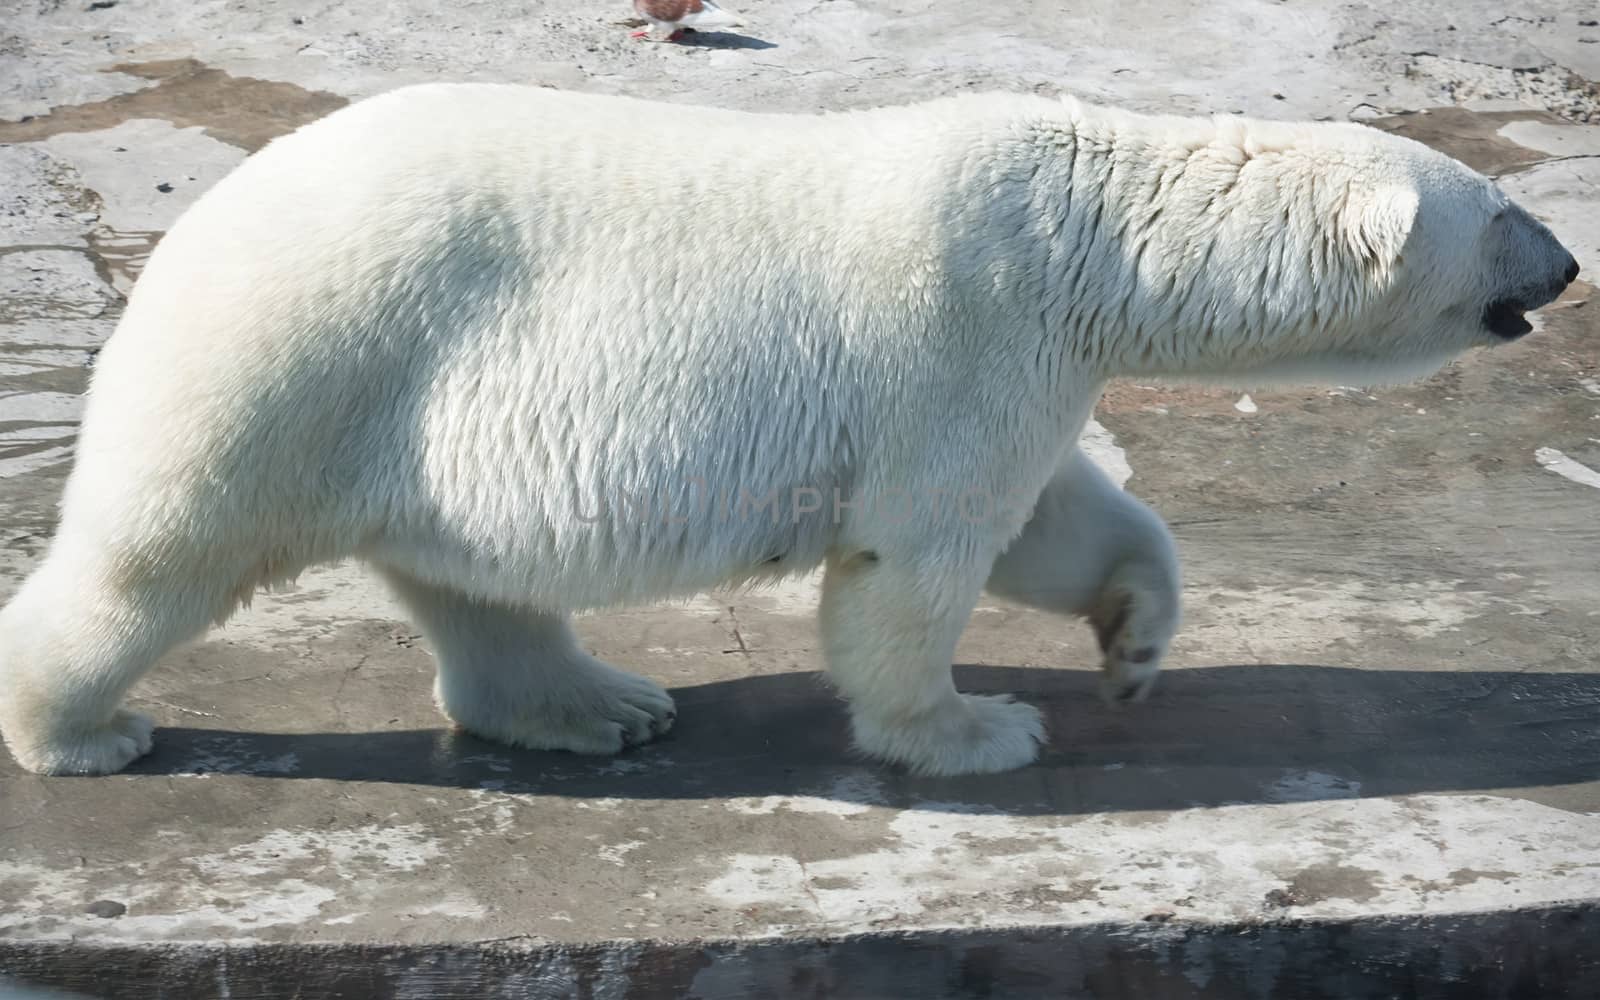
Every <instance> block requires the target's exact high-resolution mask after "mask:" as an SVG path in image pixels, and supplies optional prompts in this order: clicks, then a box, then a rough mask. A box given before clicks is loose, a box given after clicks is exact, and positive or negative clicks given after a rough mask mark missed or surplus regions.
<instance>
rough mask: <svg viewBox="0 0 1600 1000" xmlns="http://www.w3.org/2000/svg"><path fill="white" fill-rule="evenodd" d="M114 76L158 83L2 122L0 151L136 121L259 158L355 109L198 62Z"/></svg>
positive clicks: (320, 94)
mask: <svg viewBox="0 0 1600 1000" xmlns="http://www.w3.org/2000/svg"><path fill="white" fill-rule="evenodd" d="M110 72H113V73H123V74H126V75H128V76H135V77H139V78H140V79H143V80H154V81H156V83H155V86H153V87H146V88H144V89H143V90H137V91H134V92H133V93H131V94H118V95H117V96H116V97H112V98H108V99H106V100H104V101H93V102H90V103H88V104H69V105H62V106H61V107H57V108H51V109H50V112H49V113H48V114H43V115H29V116H26V117H24V118H23V119H22V120H21V121H15V122H0V143H4V142H36V141H38V140H40V139H48V138H49V137H50V136H53V135H60V134H61V133H63V132H95V131H99V130H101V129H108V128H114V127H116V126H118V125H120V124H122V123H123V122H125V121H129V120H131V119H135V118H157V119H161V120H164V121H168V122H171V123H172V124H173V125H175V126H177V127H178V128H192V127H195V126H199V127H200V128H203V129H204V130H205V132H206V134H207V135H209V136H211V137H212V138H213V139H216V140H218V141H220V142H225V143H228V144H229V145H232V146H237V147H239V148H240V149H244V150H247V151H249V152H252V153H253V152H255V151H256V150H258V149H260V148H261V147H262V146H265V145H266V144H267V143H268V142H270V141H271V140H273V139H275V138H277V137H278V136H280V135H284V134H286V133H289V132H293V131H294V130H295V129H297V128H299V127H300V126H301V125H304V124H306V123H307V122H311V121H315V120H316V119H318V118H321V117H322V116H324V115H326V114H328V112H330V111H334V110H336V109H338V108H342V107H344V106H345V105H346V104H348V103H349V101H347V100H346V99H345V98H343V97H340V96H339V95H338V94H331V93H328V92H327V91H324V90H306V89H305V88H303V87H297V86H295V85H294V84H292V83H282V82H279V81H276V80H258V79H256V78H254V77H248V76H232V75H230V74H228V73H225V72H223V71H222V70H220V69H212V68H211V67H209V66H206V65H205V64H204V63H201V62H199V61H197V60H194V59H164V60H160V61H157V62H143V63H121V64H119V65H116V66H113V67H111V70H110Z"/></svg>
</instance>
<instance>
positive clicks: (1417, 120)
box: [1366, 108, 1571, 177]
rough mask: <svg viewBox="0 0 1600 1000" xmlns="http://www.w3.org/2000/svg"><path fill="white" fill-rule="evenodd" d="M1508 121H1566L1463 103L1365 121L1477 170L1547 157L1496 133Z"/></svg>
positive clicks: (1510, 169)
mask: <svg viewBox="0 0 1600 1000" xmlns="http://www.w3.org/2000/svg"><path fill="white" fill-rule="evenodd" d="M1512 122H1539V123H1541V124H1545V125H1559V126H1568V127H1570V126H1571V123H1570V122H1567V121H1565V120H1564V119H1561V118H1558V117H1556V116H1555V115H1553V114H1550V113H1548V112H1545V111H1535V110H1532V109H1529V110H1527V111H1469V110H1467V109H1466V108H1429V109H1427V110H1424V111H1414V112H1408V113H1406V114H1403V115H1393V116H1390V117H1388V118H1374V119H1372V120H1371V121H1368V122H1367V123H1366V124H1367V125H1369V126H1371V127H1372V128H1375V129H1378V130H1379V131H1382V132H1392V133H1394V134H1395V135H1402V136H1405V137H1406V138H1407V139H1415V140H1416V141H1418V142H1420V143H1422V144H1423V145H1425V146H1431V147H1432V148H1434V149H1437V150H1438V151H1439V152H1441V153H1445V154H1448V155H1450V156H1453V157H1455V158H1456V159H1458V160H1460V161H1461V162H1462V163H1465V164H1466V165H1467V166H1469V167H1471V168H1472V169H1474V170H1476V171H1478V172H1479V173H1482V174H1488V175H1490V176H1492V177H1503V176H1505V175H1506V174H1514V173H1517V172H1518V171H1521V170H1526V169H1528V168H1529V167H1532V166H1534V165H1535V164H1538V163H1542V162H1544V161H1545V160H1548V159H1552V157H1551V155H1550V154H1549V153H1542V152H1540V151H1539V150H1537V149H1529V148H1528V147H1526V146H1520V145H1518V144H1517V143H1514V142H1512V141H1511V140H1510V139H1507V138H1506V137H1505V136H1503V135H1500V134H1499V132H1500V130H1501V129H1502V128H1505V127H1506V126H1507V125H1509V124H1511V123H1512Z"/></svg>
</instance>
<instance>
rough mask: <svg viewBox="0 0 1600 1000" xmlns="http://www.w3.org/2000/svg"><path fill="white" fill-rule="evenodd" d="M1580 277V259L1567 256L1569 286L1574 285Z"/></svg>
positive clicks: (1570, 255)
mask: <svg viewBox="0 0 1600 1000" xmlns="http://www.w3.org/2000/svg"><path fill="white" fill-rule="evenodd" d="M1577 277H1578V258H1576V257H1574V256H1572V254H1570V253H1569V254H1567V284H1569V285H1570V284H1572V282H1573V281H1574V280H1576V279H1577Z"/></svg>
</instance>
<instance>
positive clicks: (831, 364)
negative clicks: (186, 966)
mask: <svg viewBox="0 0 1600 1000" xmlns="http://www.w3.org/2000/svg"><path fill="white" fill-rule="evenodd" d="M1576 268H1577V265H1576V263H1575V262H1574V261H1573V260H1572V258H1571V256H1570V255H1569V254H1568V253H1567V252H1566V251H1565V250H1564V249H1562V247H1561V246H1560V245H1559V244H1558V243H1557V242H1556V240H1555V239H1554V238H1553V237H1552V236H1551V234H1550V233H1549V232H1548V231H1547V230H1546V229H1545V228H1544V227H1543V226H1541V225H1539V224H1538V223H1537V222H1535V221H1534V220H1533V219H1532V218H1530V217H1529V216H1528V215H1527V214H1526V213H1524V212H1523V211H1521V210H1520V209H1518V208H1516V207H1515V206H1513V205H1511V204H1510V203H1508V201H1507V199H1506V198H1505V196H1504V195H1503V194H1501V193H1500V192H1499V191H1498V190H1497V189H1496V188H1495V187H1494V186H1493V185H1492V184H1491V183H1490V182H1489V181H1487V180H1486V179H1485V178H1483V177H1481V176H1479V175H1478V174H1476V173H1474V172H1472V171H1471V170H1469V169H1467V168H1466V167H1464V166H1462V165H1461V164H1459V163H1456V162H1455V161H1453V160H1450V159H1449V158H1447V157H1445V156H1442V155H1440V154H1438V153H1435V152H1432V151H1430V150H1428V149H1426V148H1424V147H1422V146H1420V145H1417V144H1416V143H1413V142H1410V141H1407V140H1404V139H1400V138H1396V137H1392V136H1387V135H1383V134H1380V133H1377V132H1374V131H1371V130H1368V129H1365V128H1361V127H1358V126H1354V125H1335V124H1323V125H1310V124H1282V123H1272V122H1262V121H1246V120H1242V119H1230V118H1224V119H1217V120H1191V119H1184V118H1172V117H1149V116H1143V115H1135V114H1130V113H1125V112H1122V111H1116V110H1111V109H1106V108H1099V107H1092V106H1089V105H1086V104H1082V103H1079V102H1078V101H1075V100H1065V101H1050V100H1044V99H1039V98H1032V97H1015V96H983V97H963V98H956V99H945V100H938V101H934V102H930V103H927V104H922V105H918V106H914V107H905V108H894V109H882V110H876V111H868V112H860V113H850V114H832V115H824V116H818V117H806V116H789V115H756V114H743V113H736V112H732V111H718V110H709V109H692V108H686V107H678V106H674V107H672V108H670V109H665V110H664V109H662V108H661V107H660V106H657V105H651V104H645V103H641V102H637V101H633V100H626V99H620V98H608V97H595V96H584V95H578V94H562V93H555V92H551V91H548V90H544V89H538V88H519V87H509V86H488V85H430V86H421V87H412V88H408V89H403V90H399V91H395V92H393V93H390V94H387V95H385V96H382V97H378V98H375V99H373V100H370V101H367V102H364V103H361V104H357V105H354V106H351V107H349V108H346V109H344V110H341V111H339V112H337V113H335V114H333V115H331V116H329V117H328V118H326V119H324V120H322V121H320V122H317V123H315V124H313V125H310V126H308V127H306V128H303V129H301V130H300V131H299V132H297V133H295V134H293V135H290V136H287V137H285V138H283V139H280V140H278V141H277V142H274V143H273V144H271V145H270V146H269V147H267V148H266V149H265V150H263V151H262V152H260V153H259V154H257V155H256V156H254V157H252V158H251V159H250V160H248V161H247V162H245V163H244V164H243V165H242V166H241V167H240V168H239V169H238V170H236V171H235V172H234V173H233V174H232V175H231V176H229V177H228V178H226V179H225V180H223V181H222V182H221V183H220V184H218V185H217V186H216V187H215V188H214V189H213V190H212V191H210V192H209V193H207V194H206V195H205V196H204V197H203V198H201V199H200V201H199V202H198V203H197V204H196V205H195V206H194V207H193V208H192V209H190V210H189V212H188V213H187V214H186V215H185V216H184V217H183V218H182V219H181V220H180V221H179V222H178V223H177V225H176V226H175V227H174V228H173V230H172V231H171V232H170V233H169V234H168V235H167V237H166V238H165V239H164V240H163V241H162V242H161V244H160V247H159V249H158V250H157V251H156V252H155V254H154V256H153V257H152V258H151V260H150V262H149V265H148V267H147V268H146V270H145V272H144V274H143V276H142V277H141V279H140V281H139V283H138V287H137V288H136V289H135V290H134V293H133V296H132V299H131V301H130V302H129V304H128V308H127V312H126V315H125V316H124V317H123V319H122V321H121V324H120V326H119V327H118V329H117V331H116V333H115V335H114V336H112V337H111V339H110V341H109V342H108V343H107V345H106V347H105V350H104V351H103V352H102V353H101V355H100V359H99V362H98V364H97V366H96V370H95V375H94V380H93V386H92V389H91V391H90V396H89V402H88V411H87V415H86V417H85V421H84V426H83V430H82V434H81V437H80V440H79V446H78V453H77V462H76V466H75V468H74V470H73V472H72V476H71V478H70V481H69V482H68V486H67V492H66V497H65V499H64V501H63V506H62V519H61V526H60V529H59V531H58V533H57V535H56V538H55V540H54V543H53V544H52V545H51V547H50V550H49V553H48V555H47V557H46V558H45V560H44V562H43V564H42V565H40V566H39V568H38V569H37V571H36V572H35V573H34V574H33V575H32V576H31V577H30V578H29V579H28V580H27V582H26V583H25V584H24V586H23V587H22V589H21V590H20V592H19V593H17V595H16V596H15V598H14V599H13V600H12V601H11V603H10V604H9V605H8V606H7V607H6V608H5V610H4V611H3V612H0V732H3V734H4V737H5V741H6V743H7V745H8V746H9V747H10V749H11V752H12V753H13V754H14V755H15V756H16V758H17V759H18V760H19V761H20V762H21V763H22V765H23V766H25V767H27V768H30V769H32V770H35V771H39V772H45V773H63V772H90V773H97V772H110V771H116V770H118V769H119V768H122V767H123V766H125V765H126V764H128V762H129V761H131V760H133V759H134V758H135V757H137V756H139V755H140V754H142V753H145V752H146V751H147V750H149V748H150V737H151V727H152V723H151V722H150V720H149V719H147V718H145V717H143V716H141V715H138V714H135V713H132V712H128V711H126V710H123V709H121V708H119V707H118V705H119V702H120V700H121V698H122V695H123V694H124V692H125V691H126V690H127V688H128V687H129V685H131V684H132V683H133V682H134V680H135V679H137V678H138V677H139V676H140V675H141V674H142V673H143V672H144V671H145V670H147V669H148V668H149V667H150V666H151V664H152V663H154V662H155V661H156V659H157V658H158V657H160V656H161V655H163V653H165V652H166V651H167V650H168V649H169V648H171V647H172V646H173V645H174V644H176V643H178V642H181V641H184V640H188V639H191V638H193V637H195V636H197V635H198V634H200V633H201V632H202V631H203V630H204V629H205V627H206V626H207V624H208V623H212V622H220V621H222V620H224V619H225V618H227V617H228V615H229V614H230V613H231V612H232V611H233V610H234V609H235V608H236V607H237V606H238V605H240V603H241V602H243V601H246V600H248V599H249V597H250V595H251V594H252V593H253V592H254V591H255V590H256V589H257V588H258V587H261V586H263V585H270V584H272V583H274V582H276V581H282V580H285V579H287V578H290V577H292V576H294V575H295V574H296V573H298V572H299V571H300V570H302V569H303V568H304V567H306V566H309V565H312V564H316V563H322V562H326V561H331V560H335V559H340V558H345V557H356V558H359V559H362V560H364V561H366V562H367V563H368V564H370V565H371V566H373V567H375V568H376V569H377V570H378V571H379V572H380V573H382V574H383V575H384V576H385V577H386V578H387V579H388V580H389V581H390V582H391V583H392V585H393V586H394V588H395V590H396V591H397V592H398V594H399V595H400V597H401V598H402V599H403V600H404V601H405V603H406V605H407V606H408V607H409V608H410V610H411V612H412V613H413V614H414V615H415V616H416V619H417V621H418V623H419V624H420V625H421V626H422V627H423V628H424V629H425V630H427V631H428V632H429V633H430V635H431V637H432V640H433V643H434V645H435V648H436V649H437V652H438V660H439V676H438V682H437V686H436V693H437V697H438V700H439V702H440V705H441V706H442V708H443V710H444V711H445V712H446V713H447V714H448V715H449V716H450V717H451V718H452V719H454V720H455V721H456V722H458V723H459V724H461V725H462V726H463V727H465V728H466V729H468V730H471V731H473V732H475V733H478V734H480V735H483V736H486V737H489V738H491V739H496V740H502V741H505V742H507V743H513V744H519V745H522V746H529V747H544V748H564V749H568V750H575V751H581V752H593V753H610V752H614V751H617V750H619V749H620V748H622V747H623V746H624V745H626V744H630V743H637V742H640V741H644V740H648V739H649V738H651V737H652V736H653V735H655V734H657V733H660V732H662V731H664V730H665V729H667V727H668V726H670V725H671V723H672V721H673V707H672V701H671V699H670V698H669V697H668V695H667V693H666V692H665V691H664V690H662V688H661V687H659V686H658V685H656V684H655V683H653V682H651V681H648V680H645V679H642V678H639V677H635V676H632V675H630V674H627V673H623V672H621V671H619V670H616V669H613V668H612V667H609V666H607V665H605V664H603V663H600V662H598V661H596V660H595V659H594V658H592V657H590V656H589V655H587V654H586V653H584V652H583V650H582V649H581V648H580V647H579V645H578V643H577V642H576V641H575V639H574V637H573V634H572V631H571V628H570V625H569V623H568V614H569V612H571V611H572V610H574V609H579V608H595V607H601V606H607V605H616V604H620V603H625V602H637V601H644V600H649V599H656V598H662V597H666V596H671V595H681V594H687V593H691V592H695V591H699V590H702V589H705V588H710V587H714V586H720V585H727V584H730V583H734V582H738V581H748V580H757V579H762V578H765V577H771V576H774V575H782V574H787V573H794V572H801V571H804V570H806V569H808V568H811V567H814V566H816V565H818V564H825V566H826V574H825V581H824V585H823V597H822V606H821V625H822V632H823V636H824V645H825V651H826V658H827V664H828V668H829V670H830V672H831V674H832V676H833V677H834V679H835V680H836V682H837V683H838V685H839V687H840V688H841V690H842V691H843V693H844V695H845V696H846V697H847V698H848V700H849V707H850V713H851V717H852V721H853V732H854V735H855V739H856V740H857V742H858V743H859V745H860V747H861V748H863V749H864V750H865V751H867V752H869V753H871V754H874V755H876V756H878V757H880V758H883V759H886V760H891V761H898V762H901V763H903V764H905V765H908V766H909V767H910V768H912V769H914V770H916V771H919V772H923V773H935V774H959V773H967V772H978V771H998V770H1002V769H1006V768H1014V767H1018V766H1020V765H1023V764H1026V763H1028V762H1029V761H1030V760H1032V759H1033V758H1034V756H1035V755H1036V753H1037V744H1038V741H1039V740H1040V739H1041V738H1042V735H1043V732H1042V726H1041V723H1040V717H1039V714H1038V712H1037V711H1036V710H1035V709H1033V708H1032V707H1029V706H1027V705H1024V704H1020V703H1016V702H1013V701H1011V700H1009V699H1005V698H978V697H971V696H964V695H961V694H959V693H958V692H957V691H956V689H955V687H954V686H953V684H952V680H951V674H950V661H951V655H952V651H953V649H954V647H955V643H956V638H957V636H958V635H959V634H960V632H961V630H962V628H963V626H964V624H965V622H966V620H967V617H968V614H969V612H970V611H971V609H972V607H973V604H974V602H975V601H976V599H977V597H978V594H979V592H980V591H981V590H982V589H983V588H984V587H985V585H986V584H987V585H988V586H989V587H990V588H991V589H993V590H995V591H997V592H998V593H1001V594H1005V595H1010V596H1012V597H1015V598H1018V599H1021V600H1024V601H1029V602H1032V603H1035V604H1038V605H1041V606H1044V607H1049V608H1055V609H1058V610H1062V611H1065V612H1071V613H1078V614H1085V615H1088V616H1089V617H1091V619H1093V620H1094V621H1095V623H1096V626H1097V629H1098V631H1099V632H1100V634H1101V641H1102V644H1103V646H1104V647H1105V649H1106V653H1107V664H1106V666H1107V671H1108V676H1109V677H1110V679H1111V684H1112V687H1113V689H1114V692H1113V693H1116V694H1126V693H1132V694H1137V693H1138V692H1139V691H1141V690H1142V689H1143V688H1144V687H1145V686H1146V685H1147V684H1148V681H1149V678H1150V677H1151V676H1152V675H1153V673H1154V671H1155V669H1156V665H1157V663H1158V662H1159V658H1160V656H1161V654H1162V653H1163V652H1164V651H1165V648H1166V645H1167V642H1168V640H1169V639H1170V637H1171V632H1172V628H1173V626H1174V624H1175V623H1176V620H1177V603H1178V602H1177V561H1176V558H1175V556H1174V555H1173V550H1172V546H1171V540H1170V538H1169V537H1168V534H1167V531H1166V529H1165V527H1164V526H1163V525H1162V524H1161V522H1160V521H1159V519H1157V518H1156V517H1155V515H1153V514H1152V513H1150V512H1149V511H1148V510H1146V509H1145V508H1144V507H1143V506H1142V505H1140V504H1139V503H1138V502H1137V501H1134V500H1133V499H1132V498H1130V497H1128V496H1126V495H1125V494H1123V493H1122V492H1121V491H1119V490H1118V489H1116V487H1115V486H1113V485H1112V484H1111V483H1109V482H1108V481H1106V480H1105V479H1104V478H1103V477H1102V476H1101V475H1100V474H1099V473H1098V472H1097V471H1096V470H1095V469H1094V467H1093V466H1092V465H1091V464H1090V463H1088V462H1087V461H1086V460H1085V459H1084V458H1083V456H1082V455H1081V453H1080V452H1079V451H1078V450H1077V449H1076V448H1075V447H1074V441H1075V440H1076V438H1077V436H1078V434H1079V432H1080V430H1081V429H1082V427H1083V426H1084V423H1085V421H1086V419H1087V418H1088V415H1089V413H1090V411H1091V409H1092V408H1093V406H1094V404H1095V401H1096V399H1097V398H1098V397H1099V394H1100V391H1101V388H1102V386H1103V385H1104V384H1105V382H1106V381H1107V380H1108V379H1110V378H1113V377H1116V376H1139V377H1160V376H1195V377H1202V378H1214V379H1226V380H1229V381H1230V382H1234V383H1245V384H1256V383H1261V382H1263V381H1277V382H1282V381H1286V380H1292V379H1302V378H1304V379H1317V380H1323V379H1327V380H1333V381H1336V382H1368V383H1370V382H1373V381H1375V380H1395V379H1404V378H1407V377H1412V376H1416V375H1419V374H1422V373H1425V372H1428V371H1430V370H1432V369H1434V368H1436V367H1437V366H1439V365H1440V364H1442V363H1443V362H1445V361H1446V360H1447V359H1449V358H1451V357H1452V356H1454V355H1456V354H1457V353H1459V352H1461V351H1463V350H1465V349H1467V348H1470V347H1473V346H1477V345H1486V344H1493V343H1496V342H1499V341H1503V340H1505V339H1508V338H1511V337H1515V336H1518V335H1520V334H1522V333H1524V332H1526V331H1527V330H1528V329H1529V327H1528V325H1527V323H1526V322H1525V321H1524V319H1523V316H1522V314H1523V312H1525V311H1526V310H1528V309H1533V308H1536V307H1538V306H1540V305H1543V304H1545V303H1547V302H1549V301H1550V300H1551V299H1553V298H1554V297H1555V296H1556V295H1557V294H1558V293H1559V292H1560V290H1561V289H1562V288H1563V287H1564V286H1565V285H1566V284H1567V282H1568V281H1570V280H1571V278H1572V277H1573V276H1574V275H1575V273H1576ZM889 500H892V501H893V502H885V501H889ZM940 500H949V501H950V502H948V503H944V504H943V506H942V508H941V506H940V505H939V503H938V502H937V501H940ZM957 500H959V503H957V502H955V501H957ZM902 501H904V503H902Z"/></svg>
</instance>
